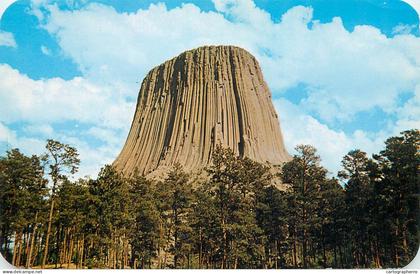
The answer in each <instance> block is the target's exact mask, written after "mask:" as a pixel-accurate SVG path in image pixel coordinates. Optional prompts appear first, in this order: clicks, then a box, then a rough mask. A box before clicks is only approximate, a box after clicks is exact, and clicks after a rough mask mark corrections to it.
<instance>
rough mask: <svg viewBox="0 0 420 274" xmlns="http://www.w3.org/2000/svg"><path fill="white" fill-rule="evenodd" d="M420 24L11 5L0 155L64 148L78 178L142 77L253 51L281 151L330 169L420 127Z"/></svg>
mask: <svg viewBox="0 0 420 274" xmlns="http://www.w3.org/2000/svg"><path fill="white" fill-rule="evenodd" d="M419 36H420V29H419V16H418V14H417V13H416V11H415V10H414V9H413V8H412V7H411V6H410V5H408V4H407V3H405V2H402V1H397V0H393V1H388V0H382V1H377V0H345V1H343V0H329V1H326V0H313V1H309V0H306V1H304V0H293V1H291V0H281V1H280V0H277V1H276V0H274V1H273V0H270V1H269V0H258V1H251V0H213V1H210V0H209V1H200V0H191V1H188V0H174V1H151V0H149V1H133V0H96V1H87V0H67V1H43V0H32V1H30V0H19V1H16V2H15V3H13V4H12V5H11V6H9V7H8V8H7V9H6V10H5V12H4V13H3V15H2V17H1V21H0V78H1V79H0V104H1V106H0V152H1V153H3V152H4V151H5V150H7V149H10V148H11V147H20V148H21V149H22V150H23V151H24V152H26V153H41V152H42V151H43V147H44V144H45V140H46V139H47V138H53V139H57V140H60V141H62V142H66V143H70V144H72V145H74V146H76V147H77V148H78V149H79V152H80V154H81V160H82V167H81V171H80V173H79V175H78V176H84V175H91V176H95V175H96V173H97V172H98V170H99V168H100V167H101V166H102V165H103V164H106V163H111V162H112V161H113V159H114V158H115V157H116V156H117V154H118V152H119V151H120V149H121V148H122V146H123V144H124V141H125V138H126V136H127V133H128V130H129V127H130V124H131V119H132V115H133V112H134V108H135V102H136V98H137V94H138V89H139V82H141V80H142V79H143V77H144V76H145V74H146V73H147V72H148V71H149V70H150V69H151V68H153V67H154V66H156V65H158V64H160V63H162V62H163V61H165V60H167V59H169V58H171V57H173V56H175V55H177V54H179V53H180V52H182V51H184V50H187V49H191V48H194V47H198V46H201V45H206V44H232V45H237V46H241V47H243V48H245V49H247V50H248V51H250V52H251V53H252V54H254V55H255V56H256V57H257V59H258V60H259V62H260V65H261V67H262V69H263V73H264V76H265V79H266V81H267V83H268V85H269V86H270V89H271V91H272V93H273V100H274V101H273V103H274V105H275V107H276V110H277V112H278V113H279V117H280V120H281V126H282V130H283V135H284V139H285V142H286V146H287V148H288V150H289V152H290V153H293V147H295V146H296V145H297V144H300V143H308V144H312V145H314V146H316V147H317V148H318V150H319V153H320V154H321V157H322V158H323V162H324V164H325V165H326V166H327V168H329V169H330V170H331V171H332V172H333V173H334V172H336V171H337V170H338V169H339V163H340V160H341V158H342V156H343V155H344V154H345V153H347V152H348V151H349V150H350V149H353V148H360V149H363V150H365V151H367V152H369V153H373V152H378V151H379V150H380V149H381V148H382V147H383V141H384V140H385V139H386V138H387V137H389V136H392V135H396V134H398V132H400V131H402V130H405V129H410V128H420V120H419V118H418V117H420V113H419V112H420V107H419V104H420V102H419V101H420V37H419Z"/></svg>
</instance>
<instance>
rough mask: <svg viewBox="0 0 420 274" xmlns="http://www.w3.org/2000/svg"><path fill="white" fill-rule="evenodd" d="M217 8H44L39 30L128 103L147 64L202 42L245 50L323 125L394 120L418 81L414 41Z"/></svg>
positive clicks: (289, 16) (233, 1)
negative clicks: (304, 91) (303, 94)
mask: <svg viewBox="0 0 420 274" xmlns="http://www.w3.org/2000/svg"><path fill="white" fill-rule="evenodd" d="M214 3H215V7H216V9H217V11H218V12H202V11H200V9H199V8H198V7H196V6H194V5H192V4H185V5H183V6H182V7H178V8H175V9H171V10H168V9H167V8H166V7H165V5H163V4H158V5H151V6H150V7H149V8H148V9H146V10H138V11H137V12H135V13H118V12H116V11H115V10H114V9H113V8H112V7H109V6H103V5H99V4H91V5H88V6H87V7H86V8H84V9H82V10H78V11H62V10H59V9H58V8H57V7H56V6H50V7H49V10H50V12H51V14H50V15H49V17H48V19H47V23H46V24H45V28H46V29H47V30H48V31H49V32H50V33H51V34H53V35H55V36H56V37H57V39H58V41H59V43H60V46H61V48H62V50H63V52H64V53H65V54H66V55H68V56H69V57H71V58H72V59H73V60H74V61H75V62H76V63H77V64H78V65H79V67H80V69H81V71H82V72H83V73H84V75H85V76H86V77H87V78H89V79H91V80H95V81H100V82H113V83H119V84H120V85H122V86H123V87H124V88H123V90H124V92H126V93H125V94H127V95H129V96H132V97H136V95H137V93H136V91H137V84H136V82H138V81H141V79H142V78H143V77H144V76H145V74H146V73H147V71H148V70H149V69H151V68H152V67H153V66H155V65H158V64H159V63H161V62H163V61H164V60H166V59H168V58H170V57H172V56H175V55H177V54H178V53H180V52H181V51H183V50H187V49H190V48H194V47H197V46H200V45H204V44H234V45H238V46H242V47H244V48H246V49H248V50H249V51H250V52H251V53H253V54H254V55H256V57H257V59H258V60H260V62H261V66H262V69H263V71H264V74H265V76H266V79H267V82H268V83H269V85H270V87H271V88H272V91H273V93H278V94H281V93H282V92H284V91H286V90H287V89H289V88H292V87H294V86H296V85H297V84H299V83H302V84H304V85H306V86H308V98H306V99H305V100H304V101H303V102H302V107H303V108H305V109H306V110H307V111H311V112H314V113H316V114H317V115H319V116H320V117H321V118H322V119H324V120H326V121H327V122H332V121H334V120H339V121H342V120H351V119H352V117H353V115H354V114H356V113H358V112H360V111H369V110H371V109H373V108H375V107H379V108H381V109H383V110H384V111H385V112H389V113H392V112H393V111H395V108H396V107H397V105H396V104H395V103H396V101H397V100H396V99H397V97H398V95H399V94H401V93H403V92H406V91H407V90H413V89H414V86H415V85H416V84H417V83H419V82H420V38H417V37H414V36H411V35H397V36H396V37H393V38H387V37H386V36H385V35H383V34H381V32H380V31H379V30H378V29H376V28H374V27H372V26H356V28H355V29H354V31H352V32H349V31H347V30H346V29H345V28H344V26H343V23H342V21H341V19H340V18H334V19H333V20H332V22H330V23H319V22H317V21H313V19H312V9H311V8H307V7H302V6H298V7H294V8H292V9H290V10H289V11H288V12H287V13H285V14H284V15H283V16H282V19H281V22H279V23H275V22H273V21H272V20H271V19H270V15H269V14H268V13H267V12H265V11H263V10H261V9H259V8H258V7H256V6H255V4H254V2H252V1H250V0H215V1H214ZM98 26H99V27H98Z"/></svg>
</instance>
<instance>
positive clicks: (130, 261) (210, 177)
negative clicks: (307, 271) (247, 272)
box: [0, 130, 420, 269]
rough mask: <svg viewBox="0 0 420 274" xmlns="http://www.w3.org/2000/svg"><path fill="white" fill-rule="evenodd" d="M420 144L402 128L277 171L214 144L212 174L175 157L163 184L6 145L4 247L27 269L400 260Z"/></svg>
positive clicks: (310, 154)
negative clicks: (331, 165)
mask: <svg viewBox="0 0 420 274" xmlns="http://www.w3.org/2000/svg"><path fill="white" fill-rule="evenodd" d="M419 147H420V133H419V131H418V130H409V131H404V132H402V133H401V134H400V135H399V136H395V137H391V138H389V139H387V140H386V142H385V148H384V150H382V151H380V152H379V153H378V154H374V155H372V157H369V156H368V155H367V154H366V153H365V152H363V151H361V150H352V151H350V152H349V153H348V154H347V155H345V156H344V157H343V160H342V170H341V171H340V172H339V173H338V174H337V176H336V177H331V176H329V173H328V171H327V169H325V168H324V167H323V166H322V165H321V159H320V157H319V156H318V154H317V151H316V149H315V148H314V147H312V146H308V145H300V146H297V147H296V153H295V155H294V156H293V159H292V160H291V161H289V162H287V163H285V164H284V165H283V166H282V167H281V168H280V172H279V173H278V174H273V172H272V171H270V168H269V167H267V166H265V165H263V164H260V163H257V162H254V161H252V160H250V159H247V158H245V159H241V158H239V157H237V156H235V154H234V153H233V152H232V151H231V150H230V149H227V148H223V147H220V146H218V147H217V148H216V150H215V152H214V154H213V159H212V164H211V166H210V167H208V168H207V170H206V171H207V176H204V177H193V176H192V175H191V174H188V173H186V172H184V171H183V169H182V166H180V165H175V166H174V167H173V168H172V170H170V171H169V173H168V175H167V177H166V178H165V179H163V180H161V181H154V180H148V179H146V178H145V177H143V176H141V175H139V174H138V173H137V172H136V173H135V175H134V176H131V177H130V178H125V177H124V176H123V175H122V174H120V173H119V172H117V171H116V170H115V169H114V168H113V167H112V166H110V165H106V166H104V167H103V168H102V169H101V171H100V172H99V174H98V176H97V178H96V179H89V178H85V179H78V180H76V181H72V180H70V179H69V175H70V174H75V173H76V172H77V171H78V167H79V164H80V160H79V156H78V153H77V150H76V149H75V148H73V147H71V146H69V145H66V144H62V143H60V142H57V141H54V140H48V141H47V145H46V153H45V154H43V155H41V156H36V155H32V156H26V155H24V154H23V153H21V152H20V151H19V149H11V150H9V151H7V153H6V155H5V156H3V157H1V158H0V189H1V192H0V201H1V204H0V249H1V253H2V254H3V256H4V257H5V258H6V259H7V260H8V261H9V262H11V263H12V264H13V265H15V266H20V267H26V268H30V267H42V268H45V267H57V268H114V269H115V268H119V269H121V268H122V269H124V268H221V269H237V268H275V269H278V268H328V267H333V268H372V267H374V268H388V267H402V266H404V265H406V264H408V263H409V262H410V261H411V260H412V259H413V258H414V256H415V255H416V253H417V251H418V245H419V228H418V222H419V164H420V154H419ZM276 181H277V182H279V181H280V182H281V184H279V185H276V184H273V182H276Z"/></svg>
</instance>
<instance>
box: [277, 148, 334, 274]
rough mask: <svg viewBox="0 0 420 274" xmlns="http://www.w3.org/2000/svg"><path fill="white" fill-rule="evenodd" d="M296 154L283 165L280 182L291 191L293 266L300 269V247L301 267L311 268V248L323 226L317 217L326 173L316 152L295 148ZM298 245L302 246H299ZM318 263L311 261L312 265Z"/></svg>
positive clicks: (309, 149) (312, 149)
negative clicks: (315, 235) (299, 255)
mask: <svg viewBox="0 0 420 274" xmlns="http://www.w3.org/2000/svg"><path fill="white" fill-rule="evenodd" d="M296 151H297V154H296V155H295V156H294V157H293V159H292V160H291V161H290V162H288V163H286V164H285V165H284V166H283V169H282V173H281V179H282V181H283V183H284V184H286V185H288V186H289V188H290V197H289V207H290V209H291V212H290V213H289V214H290V217H291V218H290V219H289V221H290V231H289V232H290V235H291V237H292V239H293V240H292V241H293V243H292V245H293V247H292V248H293V255H292V256H293V265H294V267H297V266H298V265H299V262H298V254H297V253H298V247H299V246H301V249H302V267H303V268H308V267H309V266H310V264H309V263H310V262H309V260H310V259H311V258H310V256H309V255H310V253H311V252H310V251H311V250H310V249H312V251H313V246H314V244H315V242H314V239H313V237H314V233H315V231H316V229H317V226H318V225H319V223H320V219H319V216H318V215H317V211H318V207H319V202H320V200H321V198H322V197H321V194H320V190H321V185H322V184H323V183H324V181H325V179H326V174H327V170H326V169H325V168H323V167H322V166H321V164H320V157H319V156H318V155H317V154H316V149H315V148H314V147H311V146H308V145H300V146H297V147H296ZM298 245H299V246H298ZM314 263H315V262H312V263H311V264H312V265H313V264H314Z"/></svg>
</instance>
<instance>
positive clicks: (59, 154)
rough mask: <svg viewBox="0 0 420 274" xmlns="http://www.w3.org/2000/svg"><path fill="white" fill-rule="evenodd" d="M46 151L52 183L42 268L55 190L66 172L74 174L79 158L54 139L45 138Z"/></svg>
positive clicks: (45, 161) (48, 237)
mask: <svg viewBox="0 0 420 274" xmlns="http://www.w3.org/2000/svg"><path fill="white" fill-rule="evenodd" d="M45 148H46V150H47V152H46V153H45V155H44V156H43V157H42V160H43V161H44V163H45V164H46V165H48V167H49V172H48V174H49V175H50V177H51V181H52V183H53V185H52V188H51V197H50V212H49V218H48V228H47V234H46V236H45V247H44V255H43V257H42V268H44V267H45V263H46V262H47V260H48V248H49V239H50V234H51V224H52V218H53V214H54V203H55V191H56V188H57V186H58V184H59V183H60V181H61V180H63V179H65V178H66V174H67V173H70V174H74V173H76V172H77V171H78V168H79V164H80V160H79V154H78V153H77V150H76V149H75V148H74V147H72V146H70V145H67V144H62V143H60V142H58V141H55V140H51V139H49V140H47V144H46V146H45Z"/></svg>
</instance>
